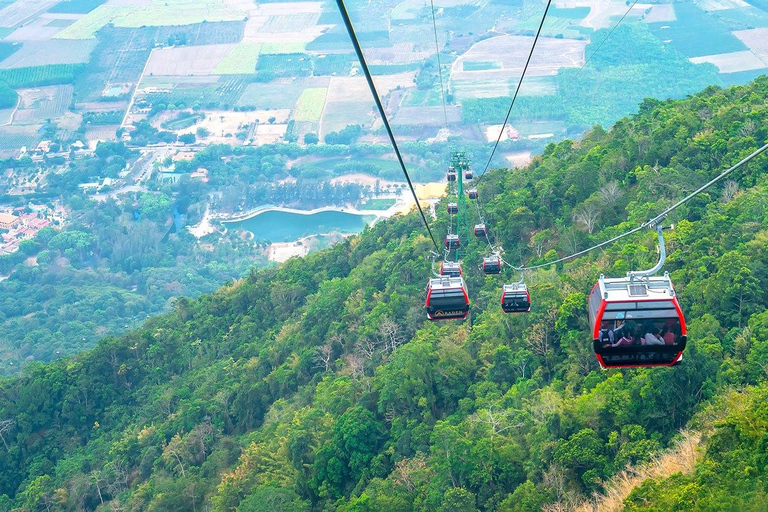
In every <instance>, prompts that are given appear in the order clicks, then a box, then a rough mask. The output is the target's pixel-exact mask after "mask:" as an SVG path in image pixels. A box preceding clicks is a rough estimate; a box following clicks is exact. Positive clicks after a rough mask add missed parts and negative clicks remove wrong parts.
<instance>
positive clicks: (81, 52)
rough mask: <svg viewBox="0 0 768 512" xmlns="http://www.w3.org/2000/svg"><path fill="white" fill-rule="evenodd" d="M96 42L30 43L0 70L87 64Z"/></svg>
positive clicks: (1, 66)
mask: <svg viewBox="0 0 768 512" xmlns="http://www.w3.org/2000/svg"><path fill="white" fill-rule="evenodd" d="M95 47H96V41H30V42H26V43H24V44H23V45H22V47H21V49H20V50H18V51H17V52H15V53H14V54H13V55H11V56H10V57H8V58H7V59H5V60H4V61H3V62H2V63H0V69H13V68H26V67H32V66H47V65H50V64H81V63H85V62H88V59H89V57H90V56H91V52H93V49H94V48H95Z"/></svg>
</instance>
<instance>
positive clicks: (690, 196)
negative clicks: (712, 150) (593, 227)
mask: <svg viewBox="0 0 768 512" xmlns="http://www.w3.org/2000/svg"><path fill="white" fill-rule="evenodd" d="M766 150H768V144H764V145H763V146H762V147H760V148H758V149H756V150H755V151H753V152H752V153H750V154H749V155H747V156H746V157H744V158H742V159H741V160H740V161H739V162H738V163H736V164H734V165H733V166H731V167H729V168H728V169H727V170H725V171H723V172H721V173H720V174H718V175H717V176H715V177H714V178H713V179H711V180H709V181H708V182H707V183H705V184H704V185H702V186H701V187H699V188H698V189H696V190H695V191H693V192H691V193H690V194H688V195H687V196H685V197H684V198H683V199H681V200H679V201H678V202H676V203H675V204H673V205H672V206H670V207H669V208H667V209H666V210H664V211H663V212H661V213H660V214H658V215H656V216H655V217H653V218H652V219H650V220H647V221H646V222H643V223H642V224H641V225H640V226H638V227H636V228H633V229H630V230H629V231H627V232H625V233H622V234H620V235H618V236H615V237H613V238H611V239H610V240H606V241H604V242H600V243H599V244H597V245H593V246H592V247H590V248H588V249H584V250H583V251H579V252H575V253H573V254H570V255H568V256H564V257H562V258H558V259H556V260H554V261H549V262H547V263H541V264H539V265H531V266H530V267H526V266H522V267H516V266H514V265H511V264H509V263H507V262H506V261H505V262H504V264H505V265H507V266H509V267H511V268H513V269H515V270H518V271H521V272H522V271H524V270H535V269H537V268H542V267H548V266H550V265H555V264H557V263H562V262H563V261H567V260H570V259H573V258H576V257H578V256H581V255H583V254H586V253H588V252H591V251H594V250H595V249H599V248H601V247H604V246H606V245H608V244H612V243H613V242H616V241H617V240H621V239H622V238H624V237H627V236H629V235H632V234H634V233H637V232H638V231H640V230H642V229H646V228H655V227H656V226H657V225H658V224H659V223H660V222H661V221H663V220H664V218H665V217H666V216H667V215H669V214H670V213H671V212H672V211H674V210H676V209H677V208H679V207H680V206H682V205H683V204H685V203H687V202H688V201H690V200H691V199H693V198H694V197H696V196H697V195H699V194H701V193H702V192H704V191H705V190H707V189H708V188H709V187H711V186H712V185H714V184H715V183H717V182H718V181H720V180H721V179H723V178H725V177H726V176H728V175H729V174H731V173H732V172H733V171H735V170H737V169H739V168H741V167H743V166H744V165H746V164H747V163H749V162H750V161H751V160H752V159H754V158H755V157H757V156H759V155H761V154H762V153H764V152H765V151H766Z"/></svg>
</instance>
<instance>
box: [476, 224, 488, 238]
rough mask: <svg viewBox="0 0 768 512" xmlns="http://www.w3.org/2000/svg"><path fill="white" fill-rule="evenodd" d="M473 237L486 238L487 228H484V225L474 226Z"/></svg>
mask: <svg viewBox="0 0 768 512" xmlns="http://www.w3.org/2000/svg"><path fill="white" fill-rule="evenodd" d="M475 236H476V237H477V238H483V237H485V236H488V228H486V227H485V224H475Z"/></svg>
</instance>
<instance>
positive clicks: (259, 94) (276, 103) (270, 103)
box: [237, 81, 305, 109]
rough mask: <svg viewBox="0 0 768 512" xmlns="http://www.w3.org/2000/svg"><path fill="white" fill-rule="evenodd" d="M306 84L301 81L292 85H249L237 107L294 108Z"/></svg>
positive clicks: (273, 83)
mask: <svg viewBox="0 0 768 512" xmlns="http://www.w3.org/2000/svg"><path fill="white" fill-rule="evenodd" d="M304 88H305V84H304V82H301V81H296V82H292V83H275V82H272V83H253V84H248V86H247V87H246V88H245V91H244V92H243V94H242V96H240V99H239V100H238V101H237V105H238V106H241V107H244V106H248V107H255V108H257V109H267V108H293V106H294V105H295V104H296V101H297V100H298V99H299V96H301V92H302V91H303V90H304Z"/></svg>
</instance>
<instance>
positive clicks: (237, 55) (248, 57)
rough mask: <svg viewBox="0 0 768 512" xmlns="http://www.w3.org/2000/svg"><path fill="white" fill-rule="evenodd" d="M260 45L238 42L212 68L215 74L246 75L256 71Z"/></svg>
mask: <svg viewBox="0 0 768 512" xmlns="http://www.w3.org/2000/svg"><path fill="white" fill-rule="evenodd" d="M260 50H261V45H259V44H257V43H240V44H238V45H237V46H235V47H234V48H233V49H232V51H230V52H229V53H228V54H227V55H226V56H225V57H224V58H223V59H222V60H221V61H220V62H219V63H218V64H217V65H216V68H214V70H213V72H214V73H216V74H217V75H247V74H249V73H253V72H255V71H256V62H258V60H259V51H260Z"/></svg>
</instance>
